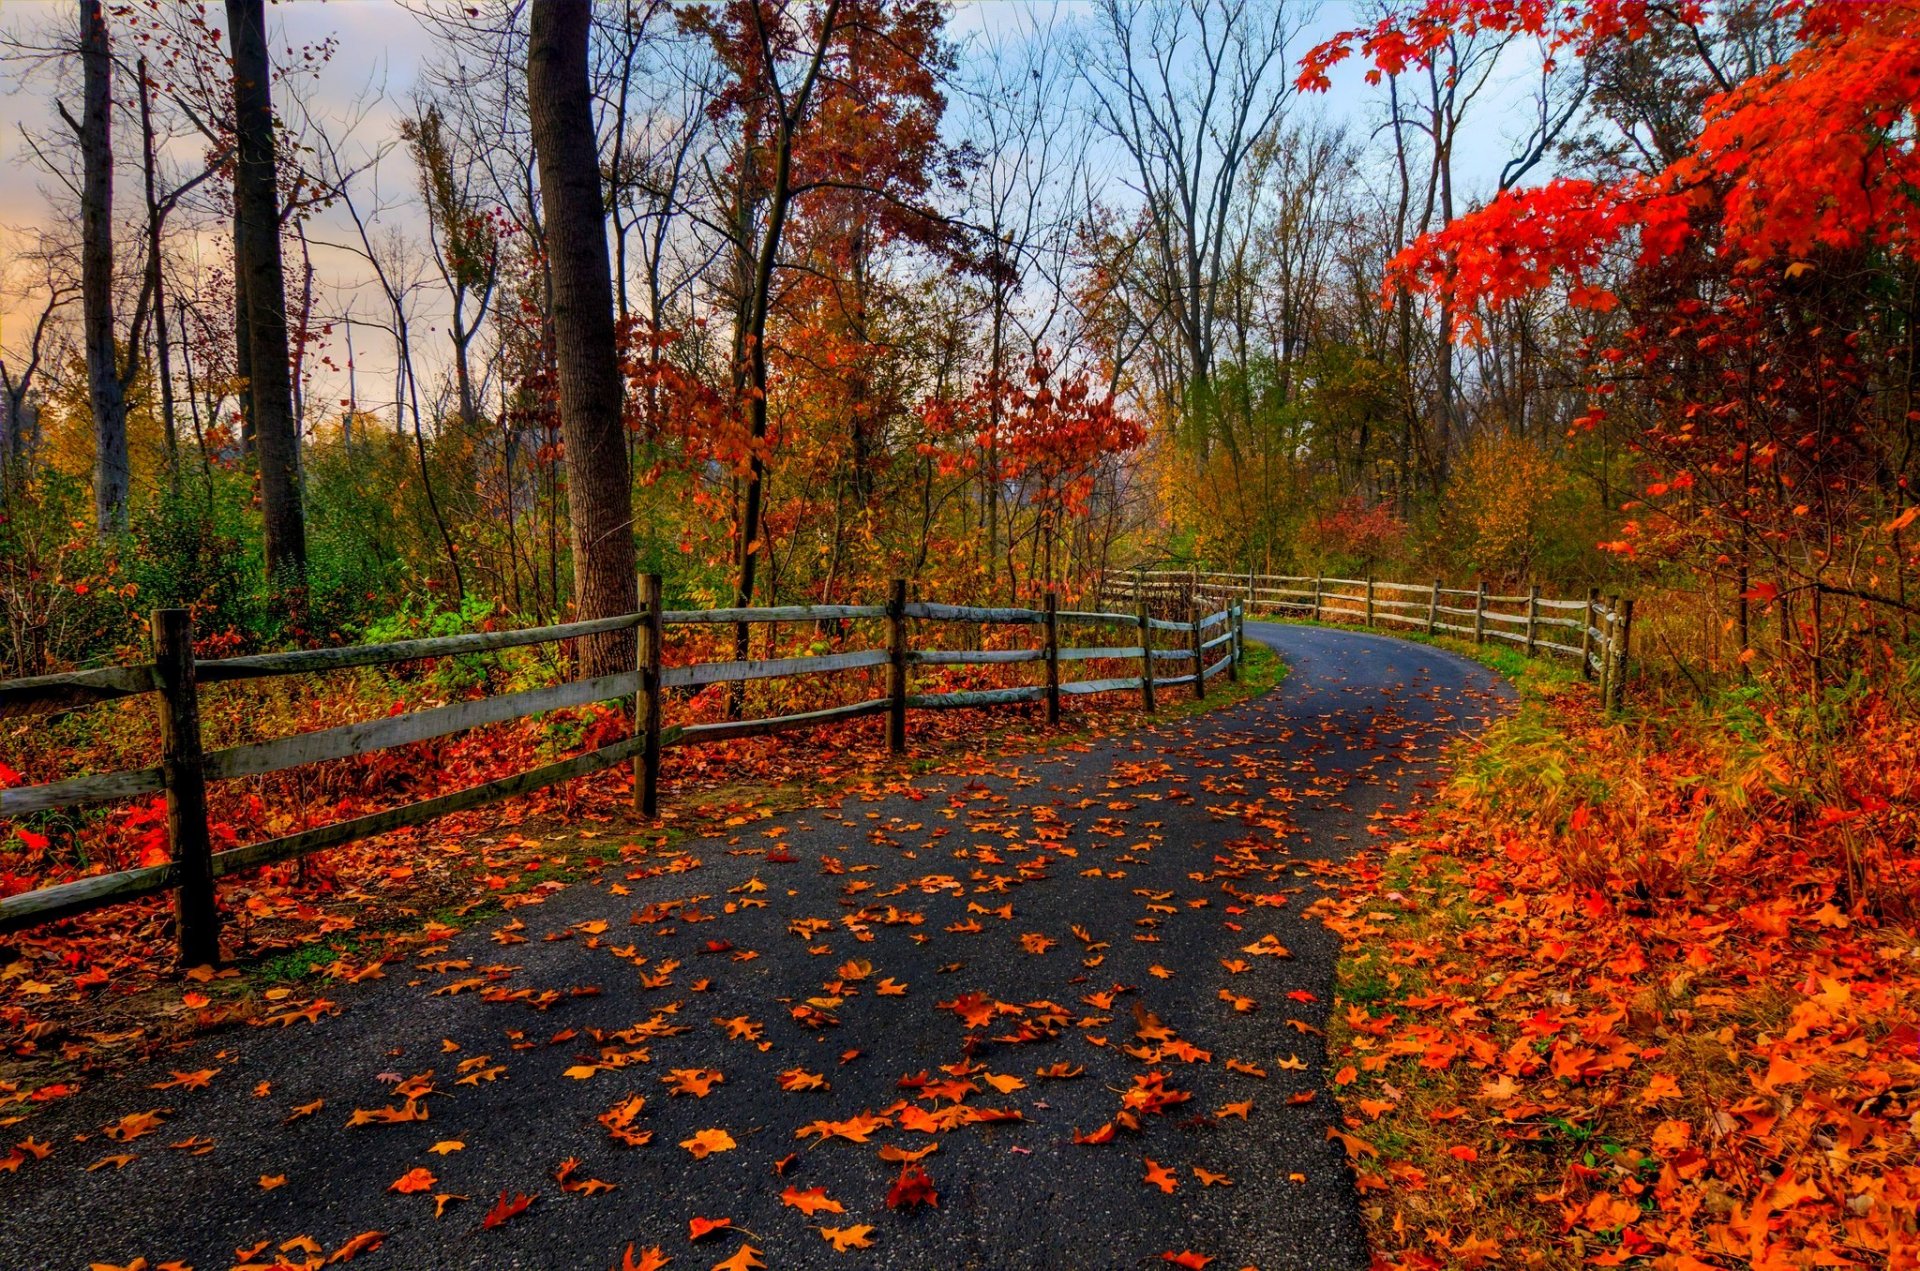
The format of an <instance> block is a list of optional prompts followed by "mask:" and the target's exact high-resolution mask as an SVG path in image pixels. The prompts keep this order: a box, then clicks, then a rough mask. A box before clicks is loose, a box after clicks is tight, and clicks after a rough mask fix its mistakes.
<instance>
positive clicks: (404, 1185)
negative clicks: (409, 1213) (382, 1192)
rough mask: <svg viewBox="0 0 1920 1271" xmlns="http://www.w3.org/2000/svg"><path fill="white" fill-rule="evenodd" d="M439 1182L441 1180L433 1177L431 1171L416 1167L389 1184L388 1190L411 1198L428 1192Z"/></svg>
mask: <svg viewBox="0 0 1920 1271" xmlns="http://www.w3.org/2000/svg"><path fill="white" fill-rule="evenodd" d="M439 1181H440V1180H439V1179H437V1178H435V1177H434V1176H433V1174H432V1172H431V1171H429V1170H427V1169H425V1168H423V1167H421V1166H418V1165H416V1166H414V1167H413V1168H412V1169H410V1170H408V1171H407V1172H406V1173H404V1174H402V1175H401V1176H400V1177H399V1178H396V1179H395V1180H393V1182H391V1183H389V1184H388V1185H387V1190H388V1191H390V1192H399V1193H400V1194H401V1195H402V1196H411V1195H413V1194H414V1193H415V1192H424V1191H426V1190H427V1189H428V1188H430V1187H432V1186H433V1185H434V1184H435V1183H437V1182H439Z"/></svg>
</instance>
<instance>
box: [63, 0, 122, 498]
mask: <svg viewBox="0 0 1920 1271" xmlns="http://www.w3.org/2000/svg"><path fill="white" fill-rule="evenodd" d="M80 66H81V72H82V82H83V88H82V98H81V115H80V120H79V122H78V123H77V124H74V125H73V126H74V127H75V129H76V131H77V132H78V133H79V138H80V165H81V186H80V238H81V248H80V308H81V326H82V328H83V330H84V332H85V340H86V350H87V398H88V404H89V406H90V407H91V408H92V411H93V513H94V521H95V524H96V527H97V528H98V529H99V531H100V533H102V534H110V533H113V532H115V531H117V530H124V529H125V528H126V527H127V490H128V487H129V486H130V485H131V484H132V480H133V470H132V467H131V465H130V464H129V463H128V460H127V394H126V385H125V383H124V382H123V381H122V380H121V378H120V357H119V353H118V352H117V350H116V349H115V347H114V331H113V131H112V130H113V50H112V48H111V46H110V45H109V43H108V40H107V17H106V14H105V13H104V12H102V10H101V7H100V0H80ZM62 113H63V114H64V113H65V111H64V108H62ZM67 118H68V122H69V123H70V124H72V123H73V119H72V116H70V115H69V116H68V117H67ZM128 343H129V349H128V357H129V358H130V359H131V358H132V356H133V349H134V348H135V347H137V341H129V342H128Z"/></svg>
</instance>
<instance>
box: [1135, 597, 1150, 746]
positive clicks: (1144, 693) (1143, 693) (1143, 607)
mask: <svg viewBox="0 0 1920 1271" xmlns="http://www.w3.org/2000/svg"><path fill="white" fill-rule="evenodd" d="M1134 594H1135V595H1136V596H1137V597H1138V604H1139V607H1140V707H1141V709H1142V710H1144V711H1146V712H1147V714H1149V715H1151V714H1153V623H1152V620H1151V619H1149V618H1148V616H1147V598H1146V596H1145V595H1142V594H1141V593H1138V592H1136V593H1134Z"/></svg>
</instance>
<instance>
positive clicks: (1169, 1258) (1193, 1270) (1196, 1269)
mask: <svg viewBox="0 0 1920 1271" xmlns="http://www.w3.org/2000/svg"><path fill="white" fill-rule="evenodd" d="M1160 1261H1162V1262H1171V1263H1172V1264H1173V1265H1174V1266H1176V1267H1185V1268H1187V1271H1201V1268H1203V1267H1205V1266H1206V1265H1207V1263H1209V1262H1212V1261H1213V1259H1212V1257H1210V1256H1209V1255H1207V1254H1204V1253H1195V1252H1194V1251H1193V1250H1191V1249H1182V1250H1181V1251H1180V1252H1179V1253H1163V1254H1161V1255H1160Z"/></svg>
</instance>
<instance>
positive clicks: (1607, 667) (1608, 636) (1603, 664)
mask: <svg viewBox="0 0 1920 1271" xmlns="http://www.w3.org/2000/svg"><path fill="white" fill-rule="evenodd" d="M1604 612H1605V616H1604V617H1603V618H1602V619H1601V621H1600V709H1601V710H1606V709H1607V704H1608V703H1609V702H1611V701H1612V700H1613V697H1612V694H1613V651H1614V649H1615V648H1616V647H1617V646H1618V642H1619V638H1620V630H1619V626H1618V623H1619V621H1620V617H1619V615H1620V597H1619V596H1608V597H1607V603H1606V608H1605V611H1604Z"/></svg>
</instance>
